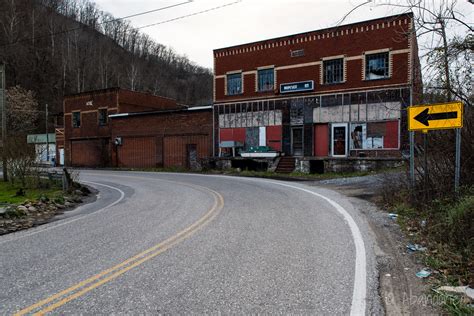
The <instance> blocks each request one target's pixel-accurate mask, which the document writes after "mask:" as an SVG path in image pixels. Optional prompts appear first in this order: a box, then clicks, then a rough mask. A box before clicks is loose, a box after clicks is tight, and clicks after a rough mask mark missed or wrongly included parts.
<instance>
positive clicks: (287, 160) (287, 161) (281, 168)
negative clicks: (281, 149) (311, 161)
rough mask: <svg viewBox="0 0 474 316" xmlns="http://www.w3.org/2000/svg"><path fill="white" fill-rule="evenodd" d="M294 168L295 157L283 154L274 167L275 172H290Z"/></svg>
mask: <svg viewBox="0 0 474 316" xmlns="http://www.w3.org/2000/svg"><path fill="white" fill-rule="evenodd" d="M294 170H295V158H294V157H291V156H283V157H281V158H280V162H278V166H277V167H276V169H275V172H276V173H292V172H293V171H294Z"/></svg>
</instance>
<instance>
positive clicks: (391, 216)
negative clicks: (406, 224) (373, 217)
mask: <svg viewBox="0 0 474 316" xmlns="http://www.w3.org/2000/svg"><path fill="white" fill-rule="evenodd" d="M388 217H390V218H391V219H396V218H397V217H398V214H395V213H390V214H388Z"/></svg>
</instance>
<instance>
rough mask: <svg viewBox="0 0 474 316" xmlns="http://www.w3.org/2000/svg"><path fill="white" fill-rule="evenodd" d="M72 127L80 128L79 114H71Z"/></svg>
mask: <svg viewBox="0 0 474 316" xmlns="http://www.w3.org/2000/svg"><path fill="white" fill-rule="evenodd" d="M72 127H81V112H72Z"/></svg>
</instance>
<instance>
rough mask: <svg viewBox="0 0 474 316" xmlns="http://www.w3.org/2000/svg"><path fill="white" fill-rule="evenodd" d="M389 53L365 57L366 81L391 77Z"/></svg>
mask: <svg viewBox="0 0 474 316" xmlns="http://www.w3.org/2000/svg"><path fill="white" fill-rule="evenodd" d="M388 54H389V53H388V52H384V53H377V54H369V55H365V79H367V80H374V79H383V78H388V77H389V65H388V63H389V58H388Z"/></svg>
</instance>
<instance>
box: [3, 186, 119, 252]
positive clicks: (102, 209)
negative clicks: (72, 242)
mask: <svg viewBox="0 0 474 316" xmlns="http://www.w3.org/2000/svg"><path fill="white" fill-rule="evenodd" d="M81 182H83V183H90V184H95V185H99V186H103V187H107V188H109V189H112V190H115V191H119V192H120V198H118V199H117V200H115V201H114V202H112V203H111V204H109V205H107V206H105V207H103V208H101V209H99V210H97V211H95V212H92V213H90V214H85V215H83V216H80V217H76V218H74V219H71V220H69V221H65V222H61V223H59V224H57V225H54V226H49V227H46V228H44V229H41V230H37V231H34V232H31V233H29V234H24V235H21V236H18V237H16V238H12V239H7V240H3V241H0V245H1V244H4V243H7V242H10V241H16V240H19V239H23V238H25V237H30V236H33V235H36V234H39V233H42V232H45V231H48V230H51V229H54V228H58V227H61V226H64V225H67V224H70V223H73V222H75V221H78V220H81V219H84V218H86V217H89V216H90V215H94V214H97V213H100V212H102V211H105V210H106V209H108V208H110V207H112V206H114V205H116V204H117V203H120V202H121V201H122V200H123V199H124V197H125V192H123V191H122V190H120V189H119V188H116V187H113V186H110V185H107V184H102V183H97V182H91V181H81ZM20 232H21V231H20Z"/></svg>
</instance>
